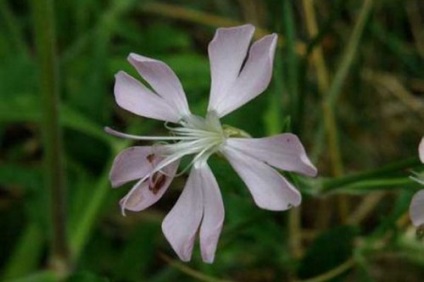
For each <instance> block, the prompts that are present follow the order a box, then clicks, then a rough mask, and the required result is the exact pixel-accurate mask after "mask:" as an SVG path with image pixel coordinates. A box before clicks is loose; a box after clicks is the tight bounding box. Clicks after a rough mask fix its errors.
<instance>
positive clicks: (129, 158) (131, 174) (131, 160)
mask: <svg viewBox="0 0 424 282" xmlns="http://www.w3.org/2000/svg"><path fill="white" fill-rule="evenodd" d="M152 154H153V150H152V147H150V146H135V147H129V148H127V149H125V150H123V151H122V152H120V153H119V154H118V155H117V156H116V158H115V160H114V161H113V164H112V168H111V170H110V173H109V179H110V182H111V183H112V187H118V186H121V185H123V184H125V183H127V182H130V181H133V180H136V179H140V178H143V177H144V176H146V175H147V174H148V173H149V172H150V171H151V170H152V169H153V164H152V163H151V162H150V161H149V159H150V157H149V156H151V155H152Z"/></svg>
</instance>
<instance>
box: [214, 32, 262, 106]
mask: <svg viewBox="0 0 424 282" xmlns="http://www.w3.org/2000/svg"><path fill="white" fill-rule="evenodd" d="M254 31H255V28H254V27H253V26H252V25H250V24H247V25H242V26H238V27H230V28H218V29H217V30H216V33H215V36H214V38H213V39H212V41H211V42H210V43H209V47H208V52H209V61H210V64H211V80H212V81H211V93H210V97H209V110H210V111H211V110H213V109H215V110H216V106H217V103H218V102H219V101H220V100H222V99H225V97H226V96H227V93H228V91H229V89H230V88H231V87H232V85H233V84H234V82H235V81H236V79H237V77H238V75H239V73H240V69H241V67H242V65H243V61H244V59H245V58H246V54H247V50H248V48H249V44H250V40H251V39H252V35H253V33H254Z"/></svg>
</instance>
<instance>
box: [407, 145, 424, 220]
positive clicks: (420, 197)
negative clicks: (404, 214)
mask: <svg viewBox="0 0 424 282" xmlns="http://www.w3.org/2000/svg"><path fill="white" fill-rule="evenodd" d="M418 156H419V157H420V161H421V162H422V163H424V138H422V139H421V142H420V145H418ZM411 178H412V179H414V180H415V181H417V182H418V183H420V184H424V180H423V179H422V178H420V177H419V176H418V177H411ZM409 215H410V217H411V220H412V223H413V224H414V226H416V227H420V226H422V225H424V190H420V191H418V192H417V193H415V195H414V196H413V197H412V200H411V205H410V206H409Z"/></svg>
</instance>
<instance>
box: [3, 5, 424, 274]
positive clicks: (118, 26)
mask: <svg viewBox="0 0 424 282" xmlns="http://www.w3.org/2000/svg"><path fill="white" fill-rule="evenodd" d="M43 3H46V4H47V6H46V7H49V6H48V5H49V3H50V4H52V5H53V10H52V13H51V14H52V15H53V17H52V18H51V19H52V20H53V21H51V22H50V23H49V18H48V15H49V13H48V11H47V13H45V11H44V10H43V7H42V5H43ZM40 7H41V8H40ZM43 15H44V16H43ZM46 15H47V17H46ZM244 23H252V24H254V25H255V26H256V27H257V32H256V38H260V37H261V36H263V35H264V34H268V33H272V32H276V33H278V34H279V40H280V41H279V45H278V48H277V53H276V57H275V63H274V74H273V79H272V81H271V84H270V86H269V88H268V89H267V90H266V91H265V92H264V93H263V94H262V95H261V96H260V97H258V98H257V99H255V100H254V101H252V102H250V103H249V104H248V105H246V106H244V107H243V108H242V109H240V110H238V111H236V112H234V113H232V114H231V115H229V116H228V117H225V118H224V120H223V122H224V123H227V124H231V125H232V126H235V127H238V128H242V129H244V130H246V131H247V132H249V133H250V134H251V135H252V136H254V137H261V136H268V135H272V134H277V133H281V132H294V133H296V134H298V135H299V137H300V139H301V140H302V142H303V144H304V145H305V148H306V150H307V152H308V154H309V156H310V157H311V159H312V160H313V163H314V164H315V165H316V166H317V168H318V170H319V175H318V177H317V178H315V179H309V178H303V177H300V176H298V175H294V174H288V173H285V175H286V176H287V177H288V178H289V179H291V181H292V182H294V183H295V184H296V186H297V187H299V189H300V190H301V191H302V194H303V196H304V197H303V198H304V200H303V203H302V206H301V207H299V208H296V209H293V210H291V211H289V212H270V211H264V210H260V209H259V208H257V207H256V206H255V205H254V203H253V200H252V198H251V196H250V195H249V192H248V191H247V189H246V187H245V186H244V184H243V183H242V181H241V180H239V178H238V177H237V175H236V174H235V173H234V172H233V171H232V169H231V168H230V167H229V165H228V164H226V163H225V162H224V161H222V160H221V159H219V158H212V159H211V160H210V163H211V167H212V170H213V171H214V173H215V175H216V177H217V180H218V183H219V185H220V188H221V190H222V193H223V198H224V204H225V209H226V220H225V224H224V229H223V233H222V236H221V239H220V242H219V245H218V250H217V254H216V258H215V262H214V264H212V265H208V264H204V263H203V262H202V261H201V259H200V255H199V251H198V248H197V247H195V248H194V254H193V259H192V261H191V262H190V263H181V262H179V261H178V259H177V257H176V255H175V254H174V253H173V251H172V249H171V248H170V246H169V245H168V243H167V242H166V240H165V238H164V236H163V235H162V233H161V228H160V224H161V221H162V219H163V218H164V216H165V214H166V213H167V212H168V211H169V210H170V209H171V207H172V206H173V204H174V203H175V201H176V199H177V197H178V195H179V194H180V192H181V189H182V188H183V185H184V182H185V179H186V176H182V177H179V178H177V179H175V180H174V182H173V184H172V186H171V189H170V190H169V191H168V193H167V194H166V195H165V196H164V197H163V199H162V200H161V201H159V202H158V203H157V204H156V205H154V206H153V207H151V208H149V209H148V210H146V211H143V212H140V213H128V214H127V216H126V217H123V216H122V215H121V213H120V209H119V205H118V201H119V199H120V198H121V197H123V195H125V193H126V192H127V191H128V189H129V188H130V187H131V185H126V186H125V187H122V188H119V189H118V190H112V189H110V184H109V182H108V173H109V169H110V166H111V162H112V160H113V158H114V157H115V156H116V154H117V153H118V152H119V151H120V150H122V149H123V148H126V147H128V146H130V145H131V143H130V142H129V141H125V140H119V139H117V138H114V137H111V136H108V135H107V134H106V133H104V131H103V127H104V126H111V127H113V128H117V129H119V130H120V131H124V132H128V133H134V134H147V135H150V134H155V135H156V134H166V131H165V130H164V128H163V124H162V123H161V122H158V121H152V120H148V119H144V118H141V117H137V116H135V115H132V114H130V113H128V112H125V111H124V110H122V109H120V108H119V107H118V106H117V105H116V103H115V101H114V96H113V84H114V74H115V73H116V72H118V71H119V70H125V71H127V72H128V73H130V74H132V75H134V76H135V77H138V75H137V74H136V72H135V70H134V69H132V68H131V66H130V65H129V63H128V62H127V61H126V57H127V56H128V54H129V53H130V52H135V53H139V54H142V55H145V56H148V57H153V58H156V59H159V60H162V61H164V62H165V63H167V64H168V65H169V66H170V67H171V68H172V69H173V70H174V71H175V73H176V74H177V76H178V77H179V78H180V80H181V82H182V84H183V87H184V89H185V92H186V94H187V96H188V99H189V103H190V107H191V109H192V111H193V112H194V113H197V114H202V115H203V114H204V113H205V110H206V107H207V101H208V94H209V86H210V76H209V62H208V58H207V46H208V43H209V41H210V40H211V39H212V37H213V35H214V32H215V30H216V28H218V27H224V26H235V25H239V24H244ZM53 25H54V26H53ZM52 27H53V28H54V34H55V36H52V35H51V34H50V35H49V33H48V31H49V30H51V28H52ZM46 34H47V36H46ZM43 40H44V41H43ZM52 40H53V43H54V44H55V46H56V50H54V49H49V46H48V44H46V42H47V43H48V42H51V41H52ZM36 42H39V44H38V45H37V44H36ZM37 46H38V48H37ZM49 51H51V52H49ZM43 52H44V53H43ZM43 54H44V55H46V56H47V57H46V58H47V65H48V63H49V61H48V58H50V59H53V61H50V63H52V64H53V66H54V65H55V64H56V66H57V70H58V72H54V69H53V74H58V76H57V79H55V78H54V76H52V75H51V74H52V73H49V69H48V68H45V67H46V63H45V62H46V61H43V60H39V59H40V58H42V57H43ZM49 54H50V55H49ZM51 55H52V56H51ZM229 55H230V54H229ZM55 58H56V60H55ZM49 78H53V80H52V81H53V82H51V81H50V82H51V83H52V84H51V86H52V85H53V86H52V87H51V88H50V89H51V90H52V89H53V90H52V91H53V92H52V93H59V95H60V105H59V111H58V114H59V117H58V118H57V119H54V120H55V121H57V122H58V125H59V127H57V126H56V127H55V128H56V129H58V128H59V129H60V130H61V132H59V133H60V134H61V135H60V136H62V138H61V140H62V142H63V146H62V149H61V150H60V152H61V153H60V154H59V155H54V154H53V155H50V158H51V160H52V161H53V162H54V161H55V160H59V162H60V156H63V157H64V159H65V162H64V164H65V165H64V169H63V171H64V176H63V177H62V180H64V183H65V187H66V192H65V194H62V196H63V198H64V201H65V204H63V205H62V204H60V207H62V208H64V210H65V211H66V216H65V217H64V222H62V223H63V224H64V226H66V238H67V239H66V240H67V241H66V244H65V245H67V246H68V248H69V256H68V255H66V256H65V258H64V259H63V260H61V259H59V260H58V261H57V260H56V258H55V257H54V256H53V257H52V250H54V248H55V247H54V246H52V242H53V238H54V235H53V234H55V231H54V228H53V224H52V216H51V213H52V211H51V209H50V208H49V206H51V204H52V203H54V202H55V198H54V197H52V196H51V190H50V189H49V188H48V186H49V185H48V181H46V179H49V177H50V178H52V177H53V178H54V177H59V178H60V177H61V175H60V170H61V169H60V166H59V167H56V168H55V169H51V168H49V167H48V166H45V165H43V164H44V160H45V159H46V158H44V157H45V156H46V155H48V153H47V152H50V153H51V152H52V151H51V150H50V149H51V148H50V147H49V146H47V145H46V144H48V143H46V142H43V136H49V133H51V132H53V131H54V129H55V128H53V127H54V126H55V125H54V123H53V125H48V122H47V123H46V122H43V120H45V117H46V113H50V112H52V109H51V108H49V107H48V105H47V103H46V100H45V99H44V98H42V97H45V96H46V95H44V96H43V91H45V89H49V84H48V83H47V86H46V84H45V83H46V81H47V82H48V81H49ZM46 87H47V88H46ZM55 87H57V91H56V92H55V90H54V88H55ZM47 92H48V91H47ZM423 93H424V3H423V1H422V0H406V1H401V0H379V1H373V0H364V1H357V0H355V1H354V0H347V1H346V0H335V1H326V0H315V1H313V0H297V1H294V0H292V1H289V0H281V1H277V0H266V1H265V0H231V1H226V0H203V1H195V0H191V1H189V0H186V1H183V0H179V1H165V0H164V1H143V0H115V1H112V0H109V1H107V0H73V1H48V0H47V1H44V0H40V1H38V0H33V1H31V0H29V1H22V0H16V1H11V0H0V277H1V278H0V280H4V281H56V280H60V279H66V281H88V282H89V281H155V282H160V281H247V282H249V281H265V282H266V281H309V282H318V281H402V282H403V281H423V279H424V242H421V241H420V240H419V238H417V236H416V234H415V232H416V230H415V228H414V227H413V226H412V225H411V223H410V221H409V217H408V207H409V203H410V199H411V197H412V195H413V193H414V192H415V191H417V190H418V189H420V185H419V184H417V183H415V182H414V181H412V180H411V179H410V178H409V175H411V174H412V171H417V172H419V171H420V167H421V165H420V163H419V161H418V158H417V146H418V143H419V140H420V138H421V136H422V135H423V126H422V124H423V121H424V100H423ZM44 94H45V93H44ZM53 112H54V111H53ZM52 126H53V127H52ZM138 144H139V143H138ZM59 149H60V148H59ZM58 173H59V174H58ZM46 183H47V184H46ZM59 203H60V202H59ZM60 207H59V208H60ZM65 253H66V252H65ZM53 254H54V251H53ZM68 262H70V264H68ZM63 274H66V278H63V277H64V276H63Z"/></svg>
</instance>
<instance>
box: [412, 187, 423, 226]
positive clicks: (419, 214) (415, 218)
mask: <svg viewBox="0 0 424 282" xmlns="http://www.w3.org/2000/svg"><path fill="white" fill-rule="evenodd" d="M409 215H410V217H411V220H412V223H413V224H414V225H415V226H420V225H422V224H424V190H420V191H418V192H417V193H415V195H414V197H412V201H411V205H410V206H409Z"/></svg>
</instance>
